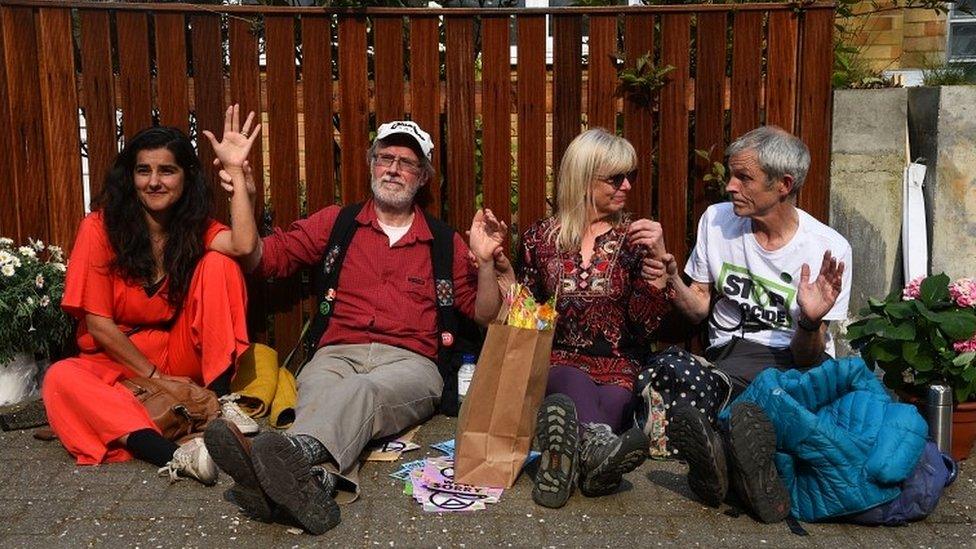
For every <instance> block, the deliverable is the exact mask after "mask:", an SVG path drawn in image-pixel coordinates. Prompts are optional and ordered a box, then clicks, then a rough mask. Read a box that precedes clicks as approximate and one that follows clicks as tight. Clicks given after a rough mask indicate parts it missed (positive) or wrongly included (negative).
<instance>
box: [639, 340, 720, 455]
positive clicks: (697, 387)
mask: <svg viewBox="0 0 976 549" xmlns="http://www.w3.org/2000/svg"><path fill="white" fill-rule="evenodd" d="M706 364H707V363H706ZM634 390H635V392H636V394H637V395H638V397H639V398H638V406H637V412H636V414H635V416H636V417H635V422H636V423H637V425H638V426H640V427H641V428H643V429H644V432H645V433H647V432H648V431H651V432H658V431H659V429H660V426H659V425H657V424H658V423H659V422H660V420H659V419H658V418H657V417H656V416H660V412H661V409H662V408H663V412H664V416H665V420H670V417H671V409H672V408H674V407H675V406H676V405H678V404H682V403H683V404H687V405H689V406H692V407H694V408H697V409H698V410H699V411H701V412H702V414H704V415H705V417H707V418H708V420H709V421H710V422H712V424H713V425H714V424H715V419H716V417H717V416H718V412H719V410H721V409H722V408H724V407H725V405H726V404H727V403H728V399H729V394H730V392H731V384H730V383H729V380H728V379H727V378H726V377H725V375H723V374H722V373H721V372H719V371H717V370H715V369H713V368H711V367H709V366H706V365H705V364H702V362H699V361H698V359H696V358H695V356H694V355H692V354H691V353H689V352H688V351H686V350H684V349H681V348H680V347H669V348H668V349H666V350H664V351H662V352H660V353H657V354H655V355H652V356H651V357H650V358H649V359H648V361H647V368H646V369H645V370H644V371H642V372H641V373H640V374H639V375H638V376H637V383H636V385H635V387H634ZM648 436H650V435H648ZM651 440H652V446H653V445H654V439H653V438H652V439H651ZM672 453H673V452H672Z"/></svg>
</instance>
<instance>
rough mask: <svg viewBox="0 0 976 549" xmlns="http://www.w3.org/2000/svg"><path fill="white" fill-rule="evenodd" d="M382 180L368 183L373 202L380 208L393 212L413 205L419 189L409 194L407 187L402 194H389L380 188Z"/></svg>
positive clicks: (375, 179) (416, 188) (378, 179)
mask: <svg viewBox="0 0 976 549" xmlns="http://www.w3.org/2000/svg"><path fill="white" fill-rule="evenodd" d="M381 183H382V178H373V181H372V182H371V183H370V188H371V189H372V190H373V200H375V201H376V202H377V203H378V204H379V205H380V206H385V207H387V208H390V209H393V210H405V209H408V208H410V207H411V206H412V205H413V199H414V197H416V196H417V191H418V190H420V187H415V188H414V189H413V192H410V191H409V190H406V189H408V187H405V190H404V192H402V193H394V192H389V191H387V190H385V189H383V187H382V186H381Z"/></svg>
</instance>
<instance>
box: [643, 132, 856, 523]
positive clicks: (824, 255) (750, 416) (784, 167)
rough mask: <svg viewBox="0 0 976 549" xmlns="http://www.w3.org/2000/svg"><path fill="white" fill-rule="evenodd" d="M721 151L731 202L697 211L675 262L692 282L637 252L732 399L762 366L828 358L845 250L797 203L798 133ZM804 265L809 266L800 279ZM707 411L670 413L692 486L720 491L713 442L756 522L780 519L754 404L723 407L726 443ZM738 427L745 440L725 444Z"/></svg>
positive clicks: (782, 499) (846, 275)
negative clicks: (704, 325) (704, 329)
mask: <svg viewBox="0 0 976 549" xmlns="http://www.w3.org/2000/svg"><path fill="white" fill-rule="evenodd" d="M726 152H727V154H728V157H729V171H730V174H731V177H730V179H729V182H728V184H727V185H726V187H725V189H726V191H727V192H728V193H729V200H730V201H729V202H725V203H721V204H716V205H713V206H711V207H710V208H708V210H706V211H705V214H704V215H702V218H701V220H700V222H699V224H698V240H697V243H696V245H695V249H694V250H693V251H692V253H691V257H689V258H688V262H687V264H686V265H685V273H686V274H687V275H688V276H689V277H690V279H691V284H690V285H688V284H685V282H684V280H683V279H682V277H681V275H680V273H679V271H678V265H677V262H676V260H675V258H674V256H672V255H670V254H663V255H660V256H659V257H658V258H656V259H655V260H648V262H647V264H646V265H645V269H646V270H649V271H651V272H653V273H656V274H664V275H666V276H667V277H668V279H669V281H670V283H671V285H672V286H673V287H674V289H675V297H674V301H673V305H674V307H675V308H676V309H678V310H679V311H681V312H682V313H683V314H684V315H685V316H687V317H688V318H689V319H691V320H692V321H694V322H701V321H703V320H705V319H706V318H707V319H708V322H709V336H710V345H709V348H708V350H707V351H706V358H708V359H709V360H710V361H711V362H712V363H713V364H715V367H716V370H717V371H718V372H719V373H720V374H721V375H722V377H724V378H726V379H727V380H728V381H729V382H730V385H731V395H730V397H731V398H734V397H735V396H737V395H738V394H739V393H741V392H742V391H743V390H744V389H745V387H746V386H747V385H748V384H749V383H750V382H751V381H752V380H753V379H754V378H755V377H756V376H757V375H759V373H760V372H761V371H762V370H764V369H765V368H768V367H776V368H780V369H790V368H798V369H804V368H810V367H812V366H815V365H817V364H819V363H820V362H822V361H823V360H824V359H826V358H828V356H827V355H828V354H831V355H832V354H833V351H834V346H833V342H832V341H831V338H830V334H829V333H828V331H827V322H828V321H830V320H840V319H842V318H845V317H846V316H847V305H848V300H849V297H850V283H851V274H850V270H849V269H847V270H845V265H850V264H851V247H850V245H849V244H848V243H847V241H846V240H845V239H844V237H842V236H841V235H840V234H838V233H837V232H836V231H834V230H833V229H831V228H830V227H828V226H826V225H824V224H823V223H820V222H819V221H817V220H816V219H814V218H813V217H812V216H811V215H809V214H808V213H806V212H804V211H803V210H800V209H799V208H797V207H796V196H797V193H798V192H799V191H800V188H801V187H802V186H803V181H804V179H805V178H806V175H807V170H808V169H809V166H810V152H809V150H808V149H807V146H806V145H805V144H804V143H803V142H802V141H801V140H800V139H798V138H797V137H795V136H793V135H791V134H790V133H788V132H786V131H784V130H782V129H780V128H776V127H773V126H764V127H760V128H757V129H755V130H753V131H751V132H749V133H747V134H745V135H743V136H741V137H739V138H738V139H736V140H735V142H733V143H732V144H731V145H730V146H729V147H728V149H727V151H726ZM811 269H818V270H817V272H815V273H813V274H812V275H811ZM713 303H714V307H713ZM694 382H695V380H689V382H688V388H689V390H691V388H692V387H694V385H693V383H694ZM737 408H740V409H739V410H737ZM713 419H714V418H706V417H704V415H703V414H701V413H700V412H699V410H698V409H696V407H695V406H694V405H693V406H682V405H680V403H679V404H678V405H675V406H674V407H673V409H672V410H671V425H670V426H669V428H668V434H669V437H670V438H671V441H672V442H673V444H674V446H675V447H676V448H677V449H678V451H679V453H680V454H682V455H683V456H684V458H685V459H686V460H687V461H688V463H689V467H690V471H689V484H690V485H691V488H692V490H693V491H694V492H695V493H696V494H697V495H698V496H699V497H700V498H701V499H702V500H703V501H705V502H706V503H709V504H713V505H718V504H719V503H720V502H721V501H722V500H723V499H724V497H725V493H726V491H727V490H728V483H729V480H728V476H727V471H726V455H725V452H724V451H723V450H722V446H723V445H724V446H728V447H729V456H728V459H729V460H730V461H731V464H732V467H731V469H732V473H733V478H732V481H733V484H735V486H736V488H737V492H739V495H740V496H741V497H742V499H744V500H745V503H746V504H747V506H748V507H750V508H751V510H752V511H753V512H754V513H755V514H756V516H757V517H758V518H759V519H760V520H762V521H764V522H775V521H777V520H781V519H782V518H785V516H786V515H785V514H784V513H788V511H789V497H788V494H787V493H786V491H785V489H784V488H783V486H782V482H781V481H778V477H777V475H776V471H775V468H774V467H773V465H772V459H771V458H772V453H773V451H774V450H775V438H772V439H770V437H769V436H768V435H770V434H771V433H772V431H771V426H770V425H769V423H768V420H766V419H765V416H764V415H763V414H762V411H761V409H760V410H758V411H757V410H756V409H755V408H754V407H751V408H749V407H742V406H734V407H733V410H732V421H731V422H730V423H731V425H730V434H731V438H732V440H730V441H726V442H725V443H723V442H722V441H721V439H719V437H718V435H717V433H715V432H714V430H713V429H712V427H711V421H712V420H713ZM737 433H739V434H741V435H744V436H747V437H751V439H752V440H750V441H749V443H748V444H736V441H735V436H736V434H737ZM737 449H738V450H739V453H738V454H737V453H736V452H737Z"/></svg>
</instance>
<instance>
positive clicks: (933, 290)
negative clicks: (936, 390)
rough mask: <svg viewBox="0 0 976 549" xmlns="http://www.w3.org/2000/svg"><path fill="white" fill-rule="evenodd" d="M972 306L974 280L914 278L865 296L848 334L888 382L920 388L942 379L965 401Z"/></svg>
mask: <svg viewBox="0 0 976 549" xmlns="http://www.w3.org/2000/svg"><path fill="white" fill-rule="evenodd" d="M974 306H976V281H973V280H972V279H968V278H964V279H960V280H957V281H955V282H950V281H949V277H948V276H946V275H945V274H944V273H943V274H939V275H934V276H930V277H928V278H923V277H919V278H917V279H915V280H913V281H912V282H910V283H909V284H908V285H907V286H906V287H905V288H904V289H903V290H900V291H899V290H896V291H894V292H892V293H891V294H890V295H888V297H886V298H885V299H884V300H877V299H870V300H869V301H868V307H867V308H866V309H864V310H863V311H861V315H862V316H863V318H861V319H860V320H858V321H857V322H854V323H853V324H851V325H850V326H849V327H848V329H847V338H848V339H850V340H851V344H852V345H853V346H854V347H855V348H857V349H860V351H861V356H863V357H864V359H865V360H866V361H873V362H874V363H875V364H877V365H878V366H880V367H881V368H882V369H883V370H884V372H885V374H884V382H885V384H886V385H888V386H889V387H891V388H893V389H901V390H906V391H908V392H912V393H919V392H921V391H924V390H925V388H926V387H927V386H929V385H931V384H933V383H942V384H946V385H948V386H950V387H952V389H953V393H954V395H955V398H956V401H957V402H966V401H968V400H972V399H974V398H976V364H974V359H976V337H974V334H976V308H974Z"/></svg>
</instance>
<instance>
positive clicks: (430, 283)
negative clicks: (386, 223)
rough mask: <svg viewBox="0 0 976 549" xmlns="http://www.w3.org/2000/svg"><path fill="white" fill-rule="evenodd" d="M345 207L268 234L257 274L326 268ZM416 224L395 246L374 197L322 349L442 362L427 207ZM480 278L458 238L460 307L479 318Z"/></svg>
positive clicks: (361, 218) (343, 272) (361, 219)
mask: <svg viewBox="0 0 976 549" xmlns="http://www.w3.org/2000/svg"><path fill="white" fill-rule="evenodd" d="M339 211H340V207H339V206H329V207H327V208H323V209H321V210H319V211H317V212H315V213H314V214H312V215H310V216H309V217H308V218H306V219H302V220H299V221H296V222H295V223H292V225H291V227H289V229H288V230H287V231H283V230H281V229H275V230H274V233H273V234H271V235H269V236H267V237H265V238H264V239H263V244H264V252H263V254H262V256H261V262H260V264H259V265H258V267H257V269H256V271H255V273H256V274H257V275H259V276H265V277H285V276H289V275H291V274H293V273H294V272H295V271H297V270H298V269H300V268H302V267H307V266H313V265H318V264H319V263H320V262H321V261H322V258H323V256H324V255H325V248H326V246H327V245H328V242H329V234H330V233H331V232H332V226H333V225H334V224H335V221H336V218H337V217H338V216H339ZM414 213H415V215H414V219H413V223H412V224H411V226H410V229H409V230H408V231H407V233H406V234H405V235H403V237H402V238H400V240H398V241H397V242H396V243H395V244H394V245H393V246H392V247H391V246H390V239H389V237H387V236H386V234H385V233H384V232H383V230H382V229H381V228H380V225H379V221H378V219H377V217H376V211H375V209H374V206H373V201H372V200H369V201H367V202H366V204H365V206H363V209H362V211H361V212H359V215H357V216H356V222H357V223H359V225H360V227H359V229H358V230H357V231H356V232H355V234H354V236H353V238H352V242H351V243H350V244H349V249H348V250H347V251H346V257H345V261H344V262H343V265H342V266H341V269H340V271H339V287H338V289H337V292H336V297H335V302H334V303H335V310H334V312H333V313H332V317H331V319H330V320H329V327H328V328H327V329H326V331H325V334H323V336H322V339H321V340H319V347H322V346H325V345H340V344H350V343H384V344H386V345H393V346H395V347H400V348H403V349H407V350H409V351H413V352H415V353H418V354H421V355H423V356H426V357H429V358H431V359H434V358H435V357H436V355H437V348H438V345H439V344H440V335H439V333H438V331H437V306H436V302H435V298H434V267H433V263H432V261H431V245H432V243H433V241H434V237H433V235H432V234H431V232H430V228H429V227H428V226H427V220H426V219H425V218H424V214H423V211H421V209H420V208H419V207H417V206H414ZM477 289H478V275H477V271H475V269H474V267H473V266H472V265H471V264H470V263H469V262H468V247H467V245H466V244H465V243H464V241H463V240H462V239H461V236H460V235H458V234H457V233H455V235H454V306H455V307H456V308H457V309H458V310H459V311H460V312H461V313H462V314H464V315H466V316H468V317H472V316H473V315H474V303H475V297H476V294H477Z"/></svg>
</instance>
